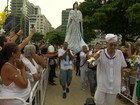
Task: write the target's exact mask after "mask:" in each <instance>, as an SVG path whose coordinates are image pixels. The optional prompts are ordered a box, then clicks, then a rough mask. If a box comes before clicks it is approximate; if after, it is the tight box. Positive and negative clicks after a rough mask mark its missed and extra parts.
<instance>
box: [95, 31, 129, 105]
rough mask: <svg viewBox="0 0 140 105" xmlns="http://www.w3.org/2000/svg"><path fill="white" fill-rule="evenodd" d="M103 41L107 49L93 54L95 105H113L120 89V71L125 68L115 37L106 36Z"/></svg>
mask: <svg viewBox="0 0 140 105" xmlns="http://www.w3.org/2000/svg"><path fill="white" fill-rule="evenodd" d="M105 39H106V42H107V48H106V49H102V50H100V51H98V52H97V53H95V54H94V58H95V64H97V90H96V93H95V97H94V99H95V103H96V105H114V104H115V100H116V95H117V94H118V93H119V92H120V88H121V71H122V68H123V67H126V66H127V65H126V62H125V59H124V56H123V54H122V52H121V51H120V50H117V41H118V38H117V35H114V34H107V35H106V37H105ZM105 102H106V104H105Z"/></svg>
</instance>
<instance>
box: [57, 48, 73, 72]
mask: <svg viewBox="0 0 140 105" xmlns="http://www.w3.org/2000/svg"><path fill="white" fill-rule="evenodd" d="M65 52H66V51H65V50H64V49H59V50H58V57H60V56H63V54H64V53H65ZM70 53H71V54H72V55H73V53H72V51H70ZM60 68H61V70H68V69H71V70H72V60H70V61H69V64H68V63H67V62H66V60H65V59H63V60H61V61H60Z"/></svg>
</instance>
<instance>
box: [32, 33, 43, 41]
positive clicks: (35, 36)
mask: <svg viewBox="0 0 140 105" xmlns="http://www.w3.org/2000/svg"><path fill="white" fill-rule="evenodd" d="M43 36H44V35H42V34H41V33H39V32H37V33H35V35H34V36H33V37H32V41H33V42H39V41H40V40H42V39H43Z"/></svg>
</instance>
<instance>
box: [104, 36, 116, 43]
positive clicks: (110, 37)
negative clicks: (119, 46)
mask: <svg viewBox="0 0 140 105" xmlns="http://www.w3.org/2000/svg"><path fill="white" fill-rule="evenodd" d="M105 40H106V41H107V42H110V43H112V42H117V41H118V37H117V35H114V34H107V35H106V36H105Z"/></svg>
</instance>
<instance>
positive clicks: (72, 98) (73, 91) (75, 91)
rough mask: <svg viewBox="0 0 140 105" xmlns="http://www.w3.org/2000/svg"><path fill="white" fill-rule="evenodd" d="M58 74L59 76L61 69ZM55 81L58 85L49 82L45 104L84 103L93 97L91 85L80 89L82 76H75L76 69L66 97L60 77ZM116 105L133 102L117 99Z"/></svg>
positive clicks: (69, 104)
mask: <svg viewBox="0 0 140 105" xmlns="http://www.w3.org/2000/svg"><path fill="white" fill-rule="evenodd" d="M57 75H58V76H59V71H58V74H57ZM55 81H56V84H57V85H56V86H51V85H49V84H48V87H47V92H46V98H45V102H44V105H84V103H85V101H86V99H87V98H89V97H91V96H90V92H89V87H88V89H87V90H85V91H83V90H81V89H80V77H79V76H75V71H74V73H73V80H72V84H71V86H70V93H68V94H67V98H66V99H63V98H62V92H63V91H62V88H61V86H60V83H59V78H56V79H55ZM115 105H133V104H130V103H127V104H122V102H120V100H118V99H117V100H116V104H115Z"/></svg>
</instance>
